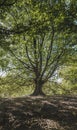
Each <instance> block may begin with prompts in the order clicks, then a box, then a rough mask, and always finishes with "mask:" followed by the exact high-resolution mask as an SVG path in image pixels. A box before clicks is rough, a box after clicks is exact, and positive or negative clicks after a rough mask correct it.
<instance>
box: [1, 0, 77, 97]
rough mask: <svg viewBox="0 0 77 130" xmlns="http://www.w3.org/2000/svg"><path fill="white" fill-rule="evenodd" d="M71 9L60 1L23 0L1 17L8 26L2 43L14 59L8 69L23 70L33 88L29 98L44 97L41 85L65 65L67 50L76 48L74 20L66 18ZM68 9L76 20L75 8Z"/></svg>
mask: <svg viewBox="0 0 77 130" xmlns="http://www.w3.org/2000/svg"><path fill="white" fill-rule="evenodd" d="M24 5H26V6H24ZM71 5H72V4H71V3H70V4H69V5H67V4H66V2H64V1H62V2H61V1H58V2H57V1H54V0H53V3H50V1H48V2H46V1H40V0H39V1H35V0H30V1H26V2H25V1H24V0H23V1H22V2H21V3H20V2H19V3H18V5H17V6H14V7H13V8H12V11H11V12H10V14H11V15H10V16H9V17H8V14H7V15H6V17H5V21H6V23H7V27H6V28H9V26H10V25H11V26H10V29H9V30H7V32H8V34H9V39H8V40H7V38H6V39H5V41H4V42H5V44H6V43H8V49H9V50H10V52H11V54H12V55H13V56H14V57H15V59H16V60H15V59H14V60H13V61H12V63H11V68H13V67H14V66H17V68H20V67H19V65H20V66H23V67H24V68H25V69H24V71H25V75H28V76H29V78H31V80H32V82H33V83H34V84H35V91H34V93H33V95H44V93H43V92H42V87H43V85H44V83H46V82H47V81H48V80H49V79H51V77H53V76H54V74H55V73H56V70H57V69H58V67H60V66H61V65H62V64H63V63H64V62H65V56H66V55H67V54H68V52H69V50H70V49H71V48H72V46H73V45H75V44H76V43H75V39H76V38H74V31H75V27H77V25H76V24H75V20H76V18H75V17H72V18H73V19H72V18H70V16H71V14H70V13H69V12H70V11H71V10H70V9H71ZM68 7H69V8H68ZM72 7H73V8H72V10H74V11H75V14H74V16H76V7H74V6H72ZM57 12H59V13H57ZM7 17H8V19H7ZM19 17H20V19H17V18H19ZM10 19H11V22H9V20H10ZM66 20H68V22H67V23H66ZM70 22H71V26H70V25H69V23H70ZM65 24H66V25H65ZM71 27H72V28H71ZM73 28H74V29H73ZM66 29H67V30H66ZM70 36H71V38H70ZM72 38H73V39H72ZM22 43H23V44H22ZM14 44H15V45H14ZM2 46H3V47H4V45H3V44H2ZM20 48H21V49H20ZM17 61H18V62H20V63H18V62H17ZM9 64H10V62H9ZM23 67H21V68H23ZM19 71H21V70H20V69H19Z"/></svg>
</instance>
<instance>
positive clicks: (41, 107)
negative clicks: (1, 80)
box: [0, 96, 77, 130]
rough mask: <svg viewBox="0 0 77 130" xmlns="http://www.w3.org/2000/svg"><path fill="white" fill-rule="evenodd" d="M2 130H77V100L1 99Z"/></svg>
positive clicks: (58, 98) (75, 98)
mask: <svg viewBox="0 0 77 130" xmlns="http://www.w3.org/2000/svg"><path fill="white" fill-rule="evenodd" d="M0 130H77V96H75V97H74V96H52V97H40V96H38V97H34V96H24V97H19V98H1V99H0Z"/></svg>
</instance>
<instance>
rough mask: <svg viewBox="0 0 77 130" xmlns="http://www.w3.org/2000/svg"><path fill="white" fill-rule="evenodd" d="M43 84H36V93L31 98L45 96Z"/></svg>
mask: <svg viewBox="0 0 77 130" xmlns="http://www.w3.org/2000/svg"><path fill="white" fill-rule="evenodd" d="M42 87H43V85H42V84H39V83H38V84H36V86H35V90H34V92H33V93H32V94H31V96H45V94H44V92H43V91H42Z"/></svg>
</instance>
